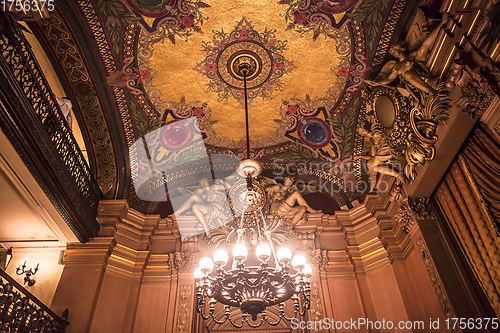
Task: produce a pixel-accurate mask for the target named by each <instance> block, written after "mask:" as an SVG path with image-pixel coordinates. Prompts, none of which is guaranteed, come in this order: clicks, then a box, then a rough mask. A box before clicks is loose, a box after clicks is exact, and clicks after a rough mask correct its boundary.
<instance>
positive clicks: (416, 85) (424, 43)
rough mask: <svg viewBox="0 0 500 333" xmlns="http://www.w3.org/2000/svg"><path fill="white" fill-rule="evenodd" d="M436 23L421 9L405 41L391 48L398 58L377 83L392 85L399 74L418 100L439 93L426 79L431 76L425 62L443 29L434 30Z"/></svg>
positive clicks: (382, 73) (386, 67)
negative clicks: (425, 95)
mask: <svg viewBox="0 0 500 333" xmlns="http://www.w3.org/2000/svg"><path fill="white" fill-rule="evenodd" d="M434 23H435V21H434V20H427V19H426V18H425V15H424V13H423V11H422V10H421V9H419V10H418V12H417V15H416V16H415V18H414V20H413V22H412V25H411V28H410V31H409V32H408V34H407V36H406V39H405V41H404V42H403V43H400V44H396V45H394V46H392V47H391V48H390V49H389V53H390V54H391V55H393V56H394V57H395V58H396V59H395V60H390V61H388V62H387V63H386V64H385V65H384V67H382V70H381V71H380V73H379V74H378V75H377V77H376V78H375V80H374V81H375V82H374V83H379V84H389V83H391V82H392V81H394V80H395V79H396V78H398V77H399V78H400V79H401V81H402V82H403V83H404V85H405V88H406V89H407V90H408V92H409V93H410V94H411V95H412V96H413V97H414V98H415V99H416V100H417V101H421V96H420V95H421V93H426V94H432V95H435V94H437V91H436V90H435V89H434V88H433V87H431V86H430V85H429V84H428V83H427V82H425V81H424V78H428V77H430V71H429V69H428V68H427V66H426V65H425V62H426V61H427V58H428V56H429V51H430V50H431V48H432V46H433V45H434V41H435V40H436V37H437V35H438V33H439V30H440V28H441V25H438V26H437V27H436V28H434V29H432V26H433V25H435V24H434Z"/></svg>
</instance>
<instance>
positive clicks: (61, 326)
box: [0, 270, 69, 333]
mask: <svg viewBox="0 0 500 333" xmlns="http://www.w3.org/2000/svg"><path fill="white" fill-rule="evenodd" d="M65 312H66V311H65ZM68 324H69V323H68V321H67V320H66V319H63V318H60V317H59V316H58V315H56V314H55V313H54V312H53V311H52V310H50V309H49V308H48V307H46V306H45V305H44V304H43V303H42V302H40V300H39V299H37V298H36V297H35V296H33V295H32V294H31V293H30V292H29V291H27V290H26V289H24V288H23V287H22V286H21V285H20V284H19V283H17V282H16V281H15V280H14V279H12V278H11V277H10V276H9V275H8V274H7V273H5V272H4V271H2V270H0V332H5V333H25V332H26V333H27V332H30V333H32V332H39V333H63V332H65V331H66V326H68Z"/></svg>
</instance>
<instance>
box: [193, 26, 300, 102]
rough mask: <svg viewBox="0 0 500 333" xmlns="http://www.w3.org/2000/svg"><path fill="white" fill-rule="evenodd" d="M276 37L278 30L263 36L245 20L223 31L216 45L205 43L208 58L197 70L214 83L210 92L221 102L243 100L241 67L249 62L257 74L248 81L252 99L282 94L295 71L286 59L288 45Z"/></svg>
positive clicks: (200, 63)
mask: <svg viewBox="0 0 500 333" xmlns="http://www.w3.org/2000/svg"><path fill="white" fill-rule="evenodd" d="M275 34H276V29H267V28H266V29H265V31H264V32H262V33H260V32H258V31H256V30H254V28H253V26H252V24H251V22H249V21H247V20H246V19H245V18H243V19H242V20H241V21H239V22H238V23H237V25H236V26H235V27H234V30H233V31H231V32H230V33H225V32H224V30H223V29H221V30H220V31H215V34H214V38H213V40H212V42H202V44H203V50H204V51H205V52H207V57H206V58H205V59H204V60H203V61H202V62H199V63H197V64H196V66H195V68H194V70H195V71H196V72H198V73H199V74H202V75H204V76H206V77H208V78H209V79H210V83H209V85H208V91H211V92H215V93H217V98H218V100H227V99H228V98H229V97H230V96H232V97H234V98H236V99H238V100H242V99H243V97H244V95H243V76H242V75H241V73H238V70H237V66H238V64H239V63H240V62H241V60H242V59H248V60H250V61H251V62H252V64H253V74H252V75H249V76H248V77H247V87H248V92H247V93H248V99H249V100H252V99H254V98H256V97H257V96H260V97H262V98H264V99H268V98H271V95H272V92H273V91H274V90H282V82H281V81H280V78H281V77H282V76H283V75H284V74H290V73H291V72H292V70H293V69H294V65H293V63H292V62H290V61H288V60H286V59H285V58H284V57H283V55H282V53H283V51H284V50H286V49H287V48H286V44H287V41H281V40H277V39H275Z"/></svg>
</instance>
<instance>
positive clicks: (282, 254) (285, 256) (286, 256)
mask: <svg viewBox="0 0 500 333" xmlns="http://www.w3.org/2000/svg"><path fill="white" fill-rule="evenodd" d="M276 256H277V257H278V261H283V260H286V261H288V260H290V259H292V251H290V250H289V249H288V248H286V247H282V248H280V249H279V250H278V252H277V253H276Z"/></svg>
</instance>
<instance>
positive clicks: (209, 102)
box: [37, 0, 414, 212]
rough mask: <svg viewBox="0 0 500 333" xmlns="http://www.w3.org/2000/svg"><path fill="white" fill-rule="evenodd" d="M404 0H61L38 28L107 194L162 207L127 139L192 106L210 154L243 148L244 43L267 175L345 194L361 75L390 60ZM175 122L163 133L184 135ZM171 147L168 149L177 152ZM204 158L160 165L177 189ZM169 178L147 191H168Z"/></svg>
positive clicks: (149, 208) (348, 196) (356, 141)
mask: <svg viewBox="0 0 500 333" xmlns="http://www.w3.org/2000/svg"><path fill="white" fill-rule="evenodd" d="M409 7H411V6H410V5H408V4H407V3H406V2H405V1H404V0H394V1H392V0H364V1H356V0H336V1H330V0H273V1H271V0H253V1H245V0H232V1H212V0H204V1H203V2H202V1H191V0H95V1H94V0H92V1H90V0H79V1H78V2H75V3H74V4H61V5H60V6H59V9H58V10H57V11H55V12H53V13H52V14H51V18H52V19H51V20H49V21H43V22H41V23H37V29H38V32H39V33H40V34H41V35H42V37H43V38H44V39H45V41H46V44H47V47H48V48H49V49H50V51H51V53H52V54H53V55H54V60H55V62H56V63H58V65H59V68H60V71H61V72H62V75H63V76H64V78H65V81H66V84H67V87H68V89H69V91H70V92H71V96H70V98H71V99H73V100H75V101H78V102H77V103H73V104H76V107H75V109H76V110H75V112H76V113H78V114H77V117H79V119H80V120H81V121H82V122H83V123H84V124H85V125H84V126H83V129H84V132H85V133H84V134H85V136H86V138H87V145H88V146H89V147H92V149H89V150H90V151H92V152H93V153H92V154H91V159H92V164H93V167H94V169H95V172H96V177H97V179H98V182H99V184H100V186H101V189H102V190H103V192H104V193H105V195H106V197H108V198H119V197H128V198H129V201H130V202H131V205H132V206H133V207H134V208H137V209H140V210H141V211H144V212H153V211H158V209H160V208H159V206H160V204H158V203H148V202H145V201H142V200H139V198H138V197H137V195H136V192H135V190H134V188H133V185H132V182H131V176H132V177H133V176H134V173H137V172H140V170H141V161H140V160H139V159H136V160H130V161H129V160H128V154H127V152H125V151H124V150H127V149H129V148H130V147H132V146H133V144H134V142H136V140H138V139H141V138H142V137H143V136H144V135H146V134H147V133H150V132H152V131H155V130H157V129H159V128H160V127H162V126H164V125H166V124H169V123H171V122H173V121H174V120H178V119H187V118H190V117H196V118H197V121H198V125H199V128H200V135H201V137H202V138H203V142H204V144H205V147H206V149H207V152H208V153H209V154H211V155H213V154H224V155H225V156H228V157H230V156H232V157H234V161H235V162H234V163H236V162H237V161H238V158H243V157H244V149H243V148H244V147H245V144H246V139H245V110H244V103H243V101H244V93H243V79H242V77H240V76H238V75H237V74H236V73H235V72H234V70H233V67H232V66H233V65H234V64H235V63H237V62H238V61H239V60H238V59H239V58H240V57H241V55H246V56H249V57H251V58H252V59H254V60H255V62H256V64H257V69H256V73H255V74H254V75H252V76H251V77H249V78H248V100H249V106H248V108H249V115H250V122H249V127H250V147H251V151H252V156H253V157H255V158H257V159H259V160H260V161H261V162H262V163H263V166H264V174H267V175H268V176H270V175H272V174H273V172H275V171H276V170H282V168H283V167H286V166H288V165H290V166H289V167H288V169H287V171H289V172H292V173H296V174H299V176H298V178H297V177H296V180H297V179H324V180H325V182H326V183H327V184H326V185H325V187H324V188H322V192H324V193H326V194H327V195H328V196H329V197H330V199H332V200H333V202H334V205H335V206H336V207H340V206H343V205H349V204H350V203H351V202H352V201H354V200H356V199H361V198H362V196H363V195H364V193H358V192H357V191H355V190H353V189H352V188H350V189H349V188H348V187H347V186H346V184H345V183H346V181H347V182H348V181H350V180H352V181H356V180H360V179H362V178H363V177H366V176H364V175H363V172H362V163H361V160H360V159H357V158H356V156H359V155H360V154H361V150H362V146H363V142H362V141H363V139H362V138H361V137H360V136H359V135H357V134H356V125H357V122H358V118H359V116H360V114H362V113H363V112H364V107H363V105H362V103H361V94H360V93H359V87H360V85H361V84H362V79H363V78H364V77H365V76H366V75H367V73H369V71H370V70H373V69H378V68H379V67H380V66H381V65H382V64H383V62H384V60H385V58H386V55H387V52H388V47H389V45H390V43H391V41H392V39H393V38H394V36H395V33H396V30H397V29H396V28H397V27H398V26H401V25H402V24H401V22H400V20H401V18H402V17H403V14H404V13H405V8H406V10H407V11H408V10H409V9H408V8H409ZM413 7H414V6H413ZM413 7H412V8H413ZM176 133H177V134H176V135H175V137H172V138H167V139H168V140H170V142H175V143H179V142H181V141H182V140H185V139H186V138H185V137H184V136H185V133H184V132H182V131H181V132H179V131H177V132H176ZM183 135H184V136H183ZM172 140H173V141H172ZM164 148H165V147H164ZM165 149H166V151H164V152H163V155H162V156H163V157H164V158H165V159H167V160H168V159H171V158H179V156H178V155H175V154H174V153H175V152H173V151H169V150H168V149H167V148H165ZM165 149H164V150H165ZM213 156H215V155H213ZM290 163H294V165H293V166H292V165H291V164H290ZM160 164H161V161H160V162H158V165H160ZM225 164H227V160H225ZM310 164H314V165H317V166H319V168H318V167H316V168H310V167H309V165H310ZM155 166H156V165H155ZM155 166H153V167H155ZM324 166H326V167H324ZM150 167H151V166H150ZM208 171H210V170H208ZM208 171H207V170H200V169H199V168H198V169H196V168H195V169H193V170H191V171H189V172H187V173H186V172H184V173H179V174H167V175H163V177H167V179H170V180H171V181H172V182H171V185H172V186H170V188H171V189H173V188H175V187H176V186H177V185H186V184H195V183H197V181H198V179H199V177H198V178H197V177H195V176H196V174H198V173H199V174H203V173H204V172H205V173H206V172H208ZM187 175H189V177H187ZM191 176H192V177H191ZM163 180H164V179H163V178H162V179H161V180H160V181H158V182H157V184H156V186H153V191H154V190H158V189H159V188H161V190H162V191H165V190H164V187H163V185H162V183H163ZM160 197H161V196H160ZM167 198H168V197H167Z"/></svg>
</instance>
